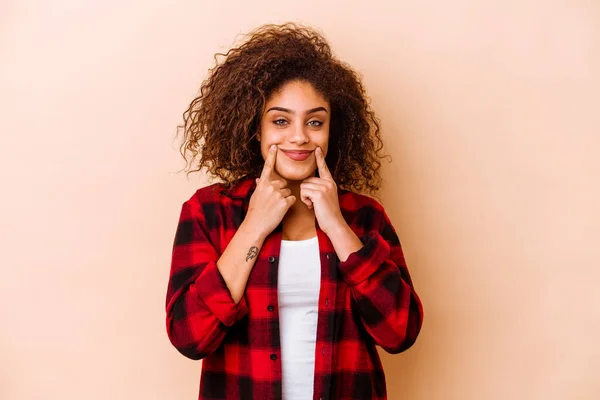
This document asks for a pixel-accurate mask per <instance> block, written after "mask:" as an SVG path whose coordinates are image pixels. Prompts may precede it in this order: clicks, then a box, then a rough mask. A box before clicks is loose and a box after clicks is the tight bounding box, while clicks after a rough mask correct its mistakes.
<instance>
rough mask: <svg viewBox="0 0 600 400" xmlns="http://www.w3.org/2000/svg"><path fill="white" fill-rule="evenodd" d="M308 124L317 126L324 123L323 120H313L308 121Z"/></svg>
mask: <svg viewBox="0 0 600 400" xmlns="http://www.w3.org/2000/svg"><path fill="white" fill-rule="evenodd" d="M308 125H309V126H312V127H315V128H316V127H319V126H322V125H323V123H322V122H321V121H317V120H312V121H309V122H308Z"/></svg>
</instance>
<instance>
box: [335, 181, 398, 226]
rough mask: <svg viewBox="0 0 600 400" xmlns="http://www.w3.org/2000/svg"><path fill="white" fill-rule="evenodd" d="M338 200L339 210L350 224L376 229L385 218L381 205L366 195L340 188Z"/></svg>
mask: <svg viewBox="0 0 600 400" xmlns="http://www.w3.org/2000/svg"><path fill="white" fill-rule="evenodd" d="M339 200H340V210H341V211H342V214H343V215H344V218H345V219H346V221H347V222H348V223H349V224H350V225H351V226H357V227H362V228H364V229H367V230H369V229H378V227H380V226H381V225H382V224H383V223H384V222H385V221H386V219H387V216H386V212H385V210H384V208H383V205H382V204H381V203H380V202H379V201H377V200H376V199H374V198H372V197H369V196H367V195H364V194H360V193H355V192H352V191H348V190H340V192H339Z"/></svg>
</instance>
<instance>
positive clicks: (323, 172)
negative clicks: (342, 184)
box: [315, 147, 333, 180]
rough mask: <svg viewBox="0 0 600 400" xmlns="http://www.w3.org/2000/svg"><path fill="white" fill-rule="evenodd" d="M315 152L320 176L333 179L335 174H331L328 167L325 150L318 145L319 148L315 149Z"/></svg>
mask: <svg viewBox="0 0 600 400" xmlns="http://www.w3.org/2000/svg"><path fill="white" fill-rule="evenodd" d="M315 154H316V156H317V167H318V168H319V177H321V178H324V179H329V180H333V176H331V172H329V168H327V163H326V162H325V156H324V155H323V150H321V148H320V147H317V149H316V150H315Z"/></svg>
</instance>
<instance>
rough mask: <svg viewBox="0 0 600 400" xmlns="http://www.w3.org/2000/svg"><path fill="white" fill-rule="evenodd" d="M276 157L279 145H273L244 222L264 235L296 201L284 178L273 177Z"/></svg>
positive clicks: (275, 226)
mask: <svg viewBox="0 0 600 400" xmlns="http://www.w3.org/2000/svg"><path fill="white" fill-rule="evenodd" d="M276 158H277V146H276V145H272V146H271V147H270V148H269V152H268V154H267V158H266V160H265V165H264V167H263V170H262V173H261V175H260V178H258V179H257V180H256V182H257V184H256V190H255V191H254V193H252V197H250V204H249V205H248V213H247V214H246V218H244V222H245V223H247V224H248V225H249V226H250V227H251V229H252V230H255V231H257V232H259V233H260V234H262V235H264V236H267V235H269V234H270V233H271V232H273V230H274V229H275V228H277V225H279V223H280V222H281V220H282V219H283V217H284V216H285V214H286V212H287V211H288V209H289V208H290V207H291V206H292V205H293V204H294V203H295V202H296V197H295V196H293V195H292V191H291V190H290V189H288V188H287V182H286V181H285V180H283V179H273V176H272V174H273V170H274V169H275V160H276Z"/></svg>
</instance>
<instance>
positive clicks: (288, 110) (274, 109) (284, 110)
mask: <svg viewBox="0 0 600 400" xmlns="http://www.w3.org/2000/svg"><path fill="white" fill-rule="evenodd" d="M269 111H281V112H284V113H288V114H296V112H295V111H293V110H290V109H289V108H283V107H271V108H269V109H268V110H267V112H266V113H268V112H269ZM317 111H325V112H327V109H326V108H325V107H315V108H311V109H310V110H306V114H313V113H316V112H317ZM266 113H265V114H266Z"/></svg>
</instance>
